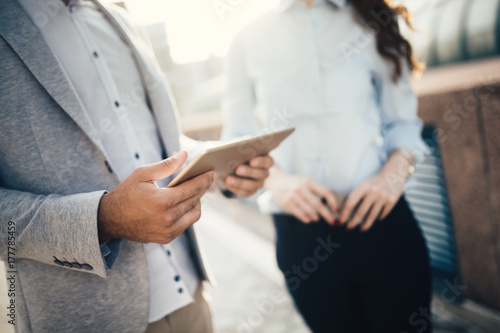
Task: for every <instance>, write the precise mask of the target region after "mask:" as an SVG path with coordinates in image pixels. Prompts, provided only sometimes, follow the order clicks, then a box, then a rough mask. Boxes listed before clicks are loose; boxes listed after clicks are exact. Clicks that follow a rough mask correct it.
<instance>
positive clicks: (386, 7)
mask: <svg viewBox="0 0 500 333" xmlns="http://www.w3.org/2000/svg"><path fill="white" fill-rule="evenodd" d="M349 2H350V3H351V5H352V6H353V8H354V9H355V18H356V20H357V21H358V22H359V23H360V24H361V25H362V26H367V27H368V28H370V25H371V24H378V27H379V28H377V29H374V30H375V32H376V33H375V35H376V43H377V51H378V52H379V53H380V55H381V56H382V57H384V58H386V59H388V60H389V61H391V62H392V63H393V64H394V71H393V73H392V79H393V80H394V81H395V82H396V81H397V80H398V79H399V78H400V77H401V73H402V71H403V70H404V67H403V66H404V63H402V61H401V60H402V59H403V60H406V61H405V63H407V64H408V65H409V66H410V69H411V70H412V71H413V72H415V73H419V72H420V71H422V70H423V69H424V67H425V66H424V65H423V64H422V63H419V62H418V61H417V59H416V58H415V56H414V54H413V50H412V47H411V44H410V42H408V40H407V39H406V38H404V37H403V36H402V35H401V32H400V30H399V26H398V17H402V18H403V19H404V21H405V23H406V24H407V25H408V27H409V28H410V29H411V30H414V28H413V26H412V24H411V15H410V13H409V12H408V10H407V9H406V7H405V6H402V5H392V4H391V0H349ZM375 22H376V23H375ZM371 28H373V26H372V27H371Z"/></svg>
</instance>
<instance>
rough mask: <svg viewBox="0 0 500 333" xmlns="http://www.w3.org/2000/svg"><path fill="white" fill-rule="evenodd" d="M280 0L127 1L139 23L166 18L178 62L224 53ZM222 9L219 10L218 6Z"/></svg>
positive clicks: (170, 41)
mask: <svg viewBox="0 0 500 333" xmlns="http://www.w3.org/2000/svg"><path fill="white" fill-rule="evenodd" d="M277 2H278V0H125V5H126V6H127V9H128V10H129V11H130V12H131V13H132V15H133V16H134V17H135V18H136V19H137V21H138V22H137V23H139V24H151V23H155V22H161V21H164V22H165V24H166V27H167V35H168V39H169V44H170V47H171V54H172V58H173V60H174V61H175V62H177V63H186V62H192V61H200V60H203V59H206V58H207V57H209V56H210V55H211V54H215V55H218V56H223V55H224V54H225V53H226V52H227V47H228V46H229V43H230V41H231V39H232V37H233V36H234V34H235V33H236V32H238V31H239V30H240V29H241V28H242V27H243V26H245V25H246V24H247V23H248V22H250V21H252V20H254V19H255V18H257V17H258V16H260V15H262V14H263V13H265V12H266V11H268V10H269V9H271V8H272V7H274V6H275V5H276V4H277ZM216 8H217V9H218V10H217V9H216Z"/></svg>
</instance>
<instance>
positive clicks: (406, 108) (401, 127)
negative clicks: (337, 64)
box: [374, 53, 429, 162]
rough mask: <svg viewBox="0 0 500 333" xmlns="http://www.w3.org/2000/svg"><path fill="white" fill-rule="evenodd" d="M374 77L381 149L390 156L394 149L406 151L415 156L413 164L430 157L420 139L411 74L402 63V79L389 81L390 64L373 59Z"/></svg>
mask: <svg viewBox="0 0 500 333" xmlns="http://www.w3.org/2000/svg"><path fill="white" fill-rule="evenodd" d="M376 60H377V64H376V66H375V67H376V68H377V70H376V72H375V75H374V82H375V87H376V90H377V99H378V103H379V110H380V113H381V125H382V128H381V130H382V135H383V137H384V149H385V151H386V153H387V154H390V153H391V152H392V151H393V150H394V149H396V148H407V149H409V150H410V151H411V152H412V153H413V155H414V156H415V160H416V162H419V161H422V160H423V158H424V157H425V155H428V154H429V148H428V147H427V145H426V144H425V142H424V141H423V140H422V136H421V132H422V127H423V125H422V121H421V120H420V119H419V118H418V116H417V97H416V95H415V93H414V92H413V89H412V87H411V83H410V72H409V70H408V69H407V67H406V66H405V65H404V64H403V73H402V75H401V77H400V78H399V79H398V80H397V81H396V82H394V81H393V79H392V73H393V68H394V67H393V66H394V65H393V64H392V63H391V62H390V61H388V60H386V59H385V58H382V57H381V56H380V55H379V54H378V53H377V56H376Z"/></svg>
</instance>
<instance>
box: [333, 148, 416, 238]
mask: <svg viewBox="0 0 500 333" xmlns="http://www.w3.org/2000/svg"><path fill="white" fill-rule="evenodd" d="M410 166H411V164H410V162H409V161H408V159H407V158H405V157H404V156H402V155H401V154H399V153H394V154H392V155H391V156H390V157H389V159H388V160H387V162H386V163H385V165H384V167H383V168H382V170H380V172H379V173H377V174H376V175H375V176H373V177H372V178H370V179H368V180H367V181H366V182H364V183H362V184H361V185H359V186H358V187H357V188H356V189H355V190H354V191H353V192H352V193H351V194H349V196H348V197H347V200H346V202H345V204H344V207H343V208H342V212H341V214H340V223H342V224H345V223H346V222H347V221H348V220H349V223H347V229H348V230H351V229H354V228H356V227H358V226H359V225H361V224H362V225H361V229H360V231H362V232H365V231H368V230H369V229H370V228H371V227H372V226H373V224H374V223H375V221H376V220H378V219H380V220H382V219H384V218H386V217H387V215H389V213H390V212H391V210H392V209H393V208H394V206H395V205H396V203H397V202H398V200H399V198H400V197H401V195H402V194H403V190H404V185H405V181H406V179H407V178H408V176H409V175H410V173H409V171H408V170H409V168H410ZM358 206H359V207H358ZM356 207H358V208H357V209H356ZM353 214H354V216H352V218H350V217H351V215H353ZM349 218H350V219H349ZM363 220H364V221H363Z"/></svg>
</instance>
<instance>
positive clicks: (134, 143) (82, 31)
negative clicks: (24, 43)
mask: <svg viewBox="0 0 500 333" xmlns="http://www.w3.org/2000/svg"><path fill="white" fill-rule="evenodd" d="M19 2H20V3H21V5H22V6H23V7H24V9H25V10H26V12H27V13H28V15H30V17H31V18H32V20H33V22H34V23H35V24H36V25H37V27H38V28H39V29H40V32H41V33H42V35H43V37H44V39H45V40H46V42H47V44H48V45H49V46H50V47H51V49H52V51H53V52H54V54H55V56H56V57H57V59H58V61H59V62H60V64H61V66H62V68H63V69H64V71H65V72H66V74H67V75H68V78H69V80H70V82H71V83H72V85H73V86H74V88H75V90H76V92H77V94H78V97H79V98H80V100H81V102H82V104H83V106H84V107H85V110H86V111H87V114H88V116H89V118H90V120H91V121H92V123H93V125H94V127H95V128H96V130H97V131H98V133H99V136H100V140H101V142H102V143H103V146H104V149H105V152H106V155H108V157H109V161H110V163H111V168H112V170H113V171H114V172H115V173H116V174H117V176H118V178H119V179H120V180H121V181H122V180H124V179H125V178H126V177H127V176H128V175H130V173H131V172H132V171H133V170H134V169H135V168H137V167H139V166H141V165H145V164H151V163H155V162H158V161H160V160H162V148H161V144H160V140H159V136H158V131H157V128H156V123H155V120H154V117H153V115H152V112H151V110H150V109H149V106H148V104H147V101H146V93H145V89H144V87H143V84H142V81H141V78H140V73H139V71H138V69H137V67H136V64H135V62H134V59H133V56H132V54H131V51H130V49H129V46H127V45H126V44H125V43H124V42H123V41H122V40H121V39H120V36H119V35H118V33H117V32H116V31H115V29H114V28H113V26H112V25H111V24H110V23H109V22H108V21H107V19H106V18H105V17H104V15H103V14H102V13H101V12H100V11H99V10H98V9H97V8H96V6H95V5H94V4H93V2H92V1H86V0H71V1H70V3H69V5H68V6H65V5H64V3H63V2H62V1H61V0H19ZM171 153H173V152H171ZM157 184H158V185H159V186H165V185H166V184H165V183H164V182H163V181H162V180H159V181H158V182H157ZM144 248H145V251H146V258H147V261H148V270H149V281H150V305H149V322H154V321H156V320H159V319H161V318H163V317H165V316H166V315H168V314H169V313H171V312H173V311H175V310H178V309H180V308H182V307H184V306H186V305H188V304H190V303H192V302H193V297H192V294H193V293H194V292H195V290H196V288H197V287H198V284H199V278H198V274H197V271H196V268H195V266H194V263H193V260H192V258H191V255H190V252H189V244H188V240H187V238H186V236H185V235H184V234H183V235H181V236H179V237H178V238H176V239H175V240H174V241H172V242H171V243H169V244H167V245H161V244H149V243H148V244H144ZM119 251H120V240H111V241H108V242H106V243H103V244H102V245H101V252H102V255H103V257H104V258H105V262H106V266H107V267H108V268H111V267H112V265H113V263H114V261H115V260H116V259H117V256H118V255H119ZM131 301H133V300H131Z"/></svg>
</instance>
